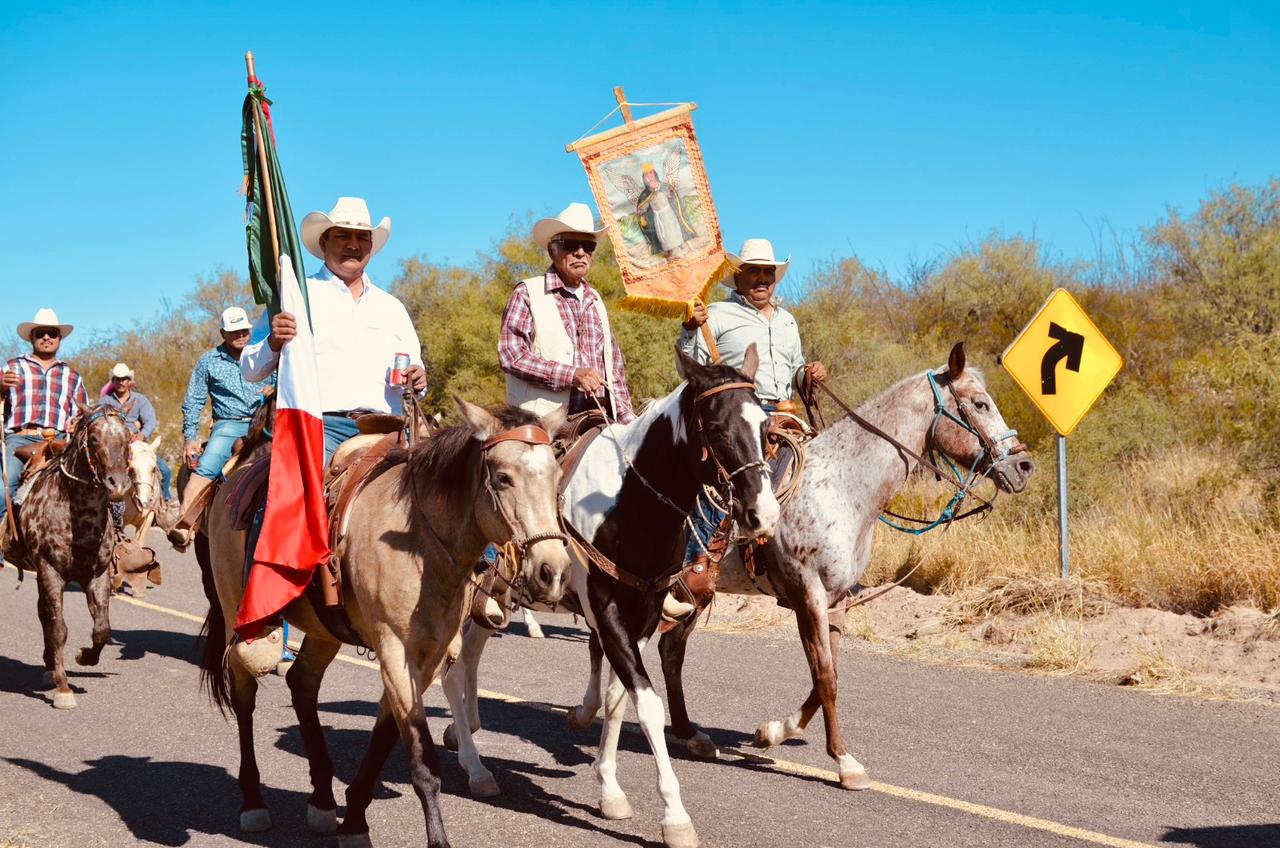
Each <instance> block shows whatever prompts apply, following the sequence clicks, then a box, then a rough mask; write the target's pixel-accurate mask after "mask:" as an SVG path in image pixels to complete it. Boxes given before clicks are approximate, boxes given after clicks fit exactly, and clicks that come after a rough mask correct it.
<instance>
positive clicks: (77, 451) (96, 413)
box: [58, 406, 124, 489]
mask: <svg viewBox="0 0 1280 848" xmlns="http://www.w3.org/2000/svg"><path fill="white" fill-rule="evenodd" d="M112 417H114V418H119V419H120V420H121V421H122V422H123V421H124V416H123V415H121V414H120V412H119V411H118V410H116V409H115V408H114V407H111V406H107V407H98V408H97V409H95V410H93V411H92V412H90V413H89V414H88V415H87V416H86V417H85V419H84V420H83V421H81V422H79V423H78V424H77V425H76V434H75V436H74V437H73V438H72V440H71V445H70V447H69V449H67V450H65V451H63V452H62V456H60V457H58V470H59V471H61V472H62V473H63V475H65V476H66V477H67V478H69V479H71V480H75V481H76V482H77V483H89V484H90V485H92V484H94V483H96V484H97V485H99V486H101V487H102V488H104V489H105V488H106V487H107V484H106V483H105V482H103V480H102V473H101V472H100V471H99V470H98V466H97V464H96V463H95V462H94V461H93V451H91V450H89V428H90V427H91V426H92V425H93V424H95V423H96V422H98V421H99V420H101V419H103V418H112ZM81 454H83V456H84V461H85V463H86V464H87V465H88V466H89V477H81V476H79V475H78V474H76V473H75V472H74V471H72V470H71V469H70V468H68V466H67V459H68V458H73V459H74V457H75V456H78V455H81Z"/></svg>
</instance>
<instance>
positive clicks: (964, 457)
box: [926, 342, 1036, 493]
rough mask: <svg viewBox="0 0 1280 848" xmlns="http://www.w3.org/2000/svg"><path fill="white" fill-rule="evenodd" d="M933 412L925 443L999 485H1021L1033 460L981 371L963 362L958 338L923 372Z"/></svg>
mask: <svg viewBox="0 0 1280 848" xmlns="http://www.w3.org/2000/svg"><path fill="white" fill-rule="evenodd" d="M929 380H930V384H931V385H932V386H933V393H934V403H935V407H936V409H935V417H934V423H933V426H932V427H931V428H930V429H929V436H928V440H927V443H926V447H928V448H929V449H931V450H934V451H937V452H938V453H941V454H944V455H945V456H947V457H948V458H950V459H951V460H952V461H953V462H955V463H956V464H957V465H959V466H960V467H962V468H964V469H972V471H973V473H974V474H976V475H979V476H987V477H990V478H991V479H992V480H993V481H995V484H996V486H997V487H999V488H1000V490H1001V491H1004V492H1011V493H1017V492H1021V491H1022V490H1023V489H1025V488H1026V487H1027V482H1028V481H1029V480H1030V479H1031V475H1032V474H1034V473H1035V470H1036V464H1035V462H1034V461H1033V460H1032V459H1031V456H1030V454H1029V453H1028V452H1027V446H1026V445H1024V444H1023V443H1022V442H1020V441H1018V440H1017V431H1016V430H1011V429H1009V425H1008V424H1006V423H1005V421H1004V416H1002V415H1001V414H1000V410H999V409H997V408H996V402H995V400H994V399H992V397H991V395H990V394H989V393H988V392H987V386H986V383H985V382H984V381H983V379H982V375H981V374H979V373H978V372H977V371H976V370H974V369H972V368H968V367H967V363H966V361H965V353H964V342H959V343H957V344H956V345H955V347H953V348H951V355H950V356H949V357H948V359H947V367H946V368H945V369H944V370H940V371H937V372H933V373H931V374H930V375H929Z"/></svg>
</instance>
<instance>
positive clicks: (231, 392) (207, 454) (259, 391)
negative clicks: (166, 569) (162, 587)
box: [169, 306, 275, 550]
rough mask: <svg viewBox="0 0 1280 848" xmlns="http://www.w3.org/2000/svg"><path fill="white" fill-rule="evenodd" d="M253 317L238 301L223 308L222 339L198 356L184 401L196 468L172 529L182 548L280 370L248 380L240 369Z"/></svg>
mask: <svg viewBox="0 0 1280 848" xmlns="http://www.w3.org/2000/svg"><path fill="white" fill-rule="evenodd" d="M250 329H251V325H250V323H249V316H248V315H247V314H246V313H245V311H244V310H243V309H241V308H240V307H238V306H231V307H228V308H227V309H225V310H224V311H223V313H222V344H220V345H218V346H217V347H215V348H214V349H213V350H211V351H208V352H207V353H205V354H204V355H203V356H201V357H200V359H199V360H197V361H196V367H195V370H194V371H192V373H191V380H190V381H189V382H188V383H187V395H186V397H185V398H184V399H183V401H182V438H183V441H184V445H183V448H182V459H183V462H185V463H186V464H187V465H188V466H189V467H190V468H191V469H192V474H191V476H190V477H189V478H188V479H187V483H186V486H185V487H184V488H183V490H182V517H181V518H179V519H178V523H177V525H176V526H175V527H174V528H173V529H172V530H170V531H169V541H171V542H173V544H174V546H175V547H177V548H178V549H179V550H182V549H184V548H185V547H186V546H187V544H189V543H190V541H191V528H192V526H193V525H194V523H195V521H196V519H197V517H198V516H199V515H200V512H201V511H202V510H203V509H204V500H205V496H207V493H208V492H210V491H212V489H211V488H210V487H211V486H212V485H213V482H214V481H215V480H217V479H218V475H220V474H221V473H222V466H224V465H226V463H227V460H228V459H230V458H231V448H232V446H233V445H235V441H236V439H239V438H241V437H242V436H244V435H245V434H246V433H248V432H249V421H250V419H251V418H253V413H254V412H255V411H256V410H257V409H258V406H259V405H261V403H262V396H263V393H264V392H265V391H266V389H267V388H268V387H269V386H271V385H274V383H275V375H274V374H272V375H270V376H269V377H267V379H265V380H262V381H260V382H253V381H250V380H246V379H245V378H244V377H243V376H242V375H241V373H240V355H241V354H242V353H243V352H244V349H245V345H247V344H248V343H249V331H250ZM210 401H212V402H213V428H212V429H211V430H210V431H209V441H208V442H206V443H205V444H204V446H203V448H202V447H201V445H200V439H199V435H200V415H201V414H202V413H203V412H204V407H205V404H206V403H209V402H210Z"/></svg>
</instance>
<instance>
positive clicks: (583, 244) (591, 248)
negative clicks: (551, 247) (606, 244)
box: [551, 238, 596, 256]
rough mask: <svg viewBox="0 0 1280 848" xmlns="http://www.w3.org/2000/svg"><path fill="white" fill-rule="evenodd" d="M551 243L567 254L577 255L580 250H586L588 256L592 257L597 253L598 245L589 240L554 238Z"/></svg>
mask: <svg viewBox="0 0 1280 848" xmlns="http://www.w3.org/2000/svg"><path fill="white" fill-rule="evenodd" d="M551 243H552V244H558V245H560V246H561V247H562V248H564V252H565V253H577V252H578V251H579V250H585V251H586V252H587V255H588V256H590V255H591V254H593V253H595V252H596V243H595V242H594V241H590V240H588V239H565V238H554V239H552V240H551Z"/></svg>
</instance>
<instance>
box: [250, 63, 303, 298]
mask: <svg viewBox="0 0 1280 848" xmlns="http://www.w3.org/2000/svg"><path fill="white" fill-rule="evenodd" d="M244 64H245V66H246V67H247V68H248V70H249V85H250V86H252V85H253V84H254V83H257V84H258V85H262V83H261V82H259V80H258V75H257V73H255V72H254V68H253V51H252V50H249V51H247V52H246V53H245V54H244ZM253 132H254V135H255V136H257V140H258V181H259V182H260V183H261V184H262V197H263V199H264V201H265V203H266V206H267V224H268V226H269V227H270V229H271V251H272V253H271V255H272V257H274V261H275V263H276V274H277V276H278V275H279V273H280V267H279V266H280V234H279V233H278V232H276V204H275V200H274V199H273V198H272V196H271V179H270V177H267V178H266V179H263V176H264V175H266V174H267V148H266V145H264V144H263V140H262V117H261V114H260V109H259V107H258V105H257V104H256V103H255V104H254V107H253ZM290 258H293V257H290Z"/></svg>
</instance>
